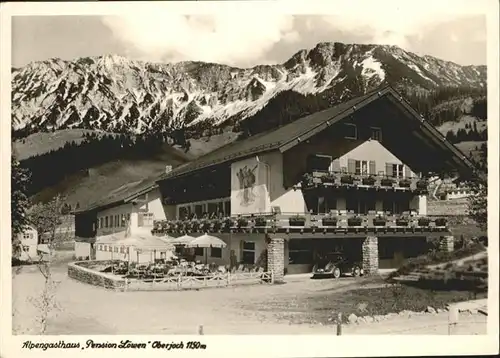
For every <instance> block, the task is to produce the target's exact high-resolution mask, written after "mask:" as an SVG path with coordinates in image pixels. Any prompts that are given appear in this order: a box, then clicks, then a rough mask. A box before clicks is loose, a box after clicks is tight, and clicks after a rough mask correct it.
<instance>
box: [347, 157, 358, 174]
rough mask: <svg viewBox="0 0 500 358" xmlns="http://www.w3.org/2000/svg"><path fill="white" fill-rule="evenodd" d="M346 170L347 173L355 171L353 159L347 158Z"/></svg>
mask: <svg viewBox="0 0 500 358" xmlns="http://www.w3.org/2000/svg"><path fill="white" fill-rule="evenodd" d="M347 171H348V172H349V173H355V172H356V161H355V160H354V159H347Z"/></svg>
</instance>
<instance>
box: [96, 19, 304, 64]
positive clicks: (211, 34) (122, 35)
mask: <svg viewBox="0 0 500 358" xmlns="http://www.w3.org/2000/svg"><path fill="white" fill-rule="evenodd" d="M141 15H142V16H141ZM102 21H103V23H104V24H105V25H106V26H107V27H108V28H109V29H110V30H111V31H112V32H113V34H114V36H115V37H116V38H117V39H119V40H120V41H122V42H125V43H128V44H130V45H132V46H133V47H134V48H135V49H136V50H137V51H138V52H139V53H140V54H141V55H143V56H144V57H147V58H148V59H149V60H168V61H174V62H175V61H183V60H194V59H195V60H199V61H208V62H221V63H226V64H232V65H236V64H237V65H240V66H241V65H248V64H253V63H255V61H257V60H259V59H261V58H263V57H265V54H266V53H267V51H268V50H269V49H270V48H271V47H272V46H273V45H274V44H276V43H277V42H279V41H281V40H283V39H286V40H287V41H292V42H293V41H295V40H296V39H297V38H298V34H297V33H295V32H294V31H293V16H290V15H281V14H273V13H268V14H266V13H263V14H261V16H259V18H255V17H249V16H246V14H239V15H235V14H223V13H221V14H215V15H195V16H185V15H177V14H169V13H166V12H162V11H159V12H155V13H149V14H135V15H134V16H120V17H118V16H110V17H104V18H103V19H102Z"/></svg>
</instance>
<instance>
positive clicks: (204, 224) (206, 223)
mask: <svg viewBox="0 0 500 358" xmlns="http://www.w3.org/2000/svg"><path fill="white" fill-rule="evenodd" d="M200 228H201V230H202V231H203V232H208V231H210V229H212V223H211V222H210V221H208V220H205V221H203V222H202V223H201V225H200Z"/></svg>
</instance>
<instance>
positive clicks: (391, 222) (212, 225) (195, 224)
mask: <svg viewBox="0 0 500 358" xmlns="http://www.w3.org/2000/svg"><path fill="white" fill-rule="evenodd" d="M152 232H153V234H158V235H162V234H167V235H181V234H198V233H199V234H202V233H214V234H216V233H269V234H273V233H286V234H291V233H299V234H304V233H331V234H338V235H339V236H343V235H346V234H357V235H361V236H362V235H367V234H370V233H371V234H376V235H378V236H394V235H398V236H399V235H402V236H404V235H412V236H415V235H416V234H417V235H419V233H420V235H423V236H427V235H428V234H431V233H434V234H441V235H445V234H446V233H447V232H448V228H447V221H446V219H445V218H430V217H426V216H417V215H415V214H414V213H411V212H408V213H404V214H402V215H391V214H385V213H376V212H371V213H370V214H366V215H358V214H354V213H348V212H346V211H332V212H331V213H330V214H322V215H314V214H297V213H286V214H259V215H253V216H239V217H226V218H222V219H191V220H164V221H155V224H154V229H153V231H152Z"/></svg>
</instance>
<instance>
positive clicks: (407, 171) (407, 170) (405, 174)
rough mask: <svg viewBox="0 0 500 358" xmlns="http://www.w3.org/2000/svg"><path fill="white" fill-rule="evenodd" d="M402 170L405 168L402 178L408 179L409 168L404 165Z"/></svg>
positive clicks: (409, 175)
mask: <svg viewBox="0 0 500 358" xmlns="http://www.w3.org/2000/svg"><path fill="white" fill-rule="evenodd" d="M404 168H405V169H404V170H405V172H404V173H403V174H404V177H405V178H409V177H411V169H410V167H409V166H407V165H405V166H404Z"/></svg>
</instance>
